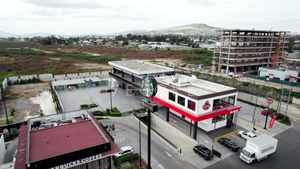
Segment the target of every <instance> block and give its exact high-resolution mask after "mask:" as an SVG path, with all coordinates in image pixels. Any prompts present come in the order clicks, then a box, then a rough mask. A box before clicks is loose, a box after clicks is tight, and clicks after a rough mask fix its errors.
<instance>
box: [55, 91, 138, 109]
mask: <svg viewBox="0 0 300 169" xmlns="http://www.w3.org/2000/svg"><path fill="white" fill-rule="evenodd" d="M102 89H106V90H107V89H109V86H95V87H90V88H78V89H75V90H71V91H70V90H63V91H58V92H57V93H58V95H59V98H60V101H61V103H62V106H63V107H64V111H65V112H68V111H75V110H79V109H80V105H81V104H92V103H96V104H97V105H98V107H97V108H93V110H95V109H98V110H101V111H105V110H106V109H107V108H109V109H110V107H111V101H110V99H111V100H112V107H117V108H118V109H119V110H120V111H121V112H127V111H132V110H133V109H140V108H142V106H141V105H140V97H139V96H132V95H129V94H127V93H126V92H125V90H123V89H121V88H114V92H111V93H109V92H106V93H100V90H102ZM110 96H111V97H110Z"/></svg>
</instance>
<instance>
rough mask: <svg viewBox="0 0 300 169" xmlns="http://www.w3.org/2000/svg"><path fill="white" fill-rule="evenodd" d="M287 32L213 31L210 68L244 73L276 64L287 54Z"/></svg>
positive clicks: (288, 33)
mask: <svg viewBox="0 0 300 169" xmlns="http://www.w3.org/2000/svg"><path fill="white" fill-rule="evenodd" d="M289 35H290V32H287V31H262V30H239V29H234V30H232V29H226V30H225V29H223V30H217V31H216V36H215V50H214V57H213V61H212V64H213V66H212V70H213V71H218V72H223V73H224V72H225V73H228V72H229V71H230V72H247V71H257V70H258V68H259V67H275V66H279V65H280V63H282V62H283V58H284V57H286V56H287V53H286V52H285V49H286V48H287V47H288V43H289V41H288V38H289Z"/></svg>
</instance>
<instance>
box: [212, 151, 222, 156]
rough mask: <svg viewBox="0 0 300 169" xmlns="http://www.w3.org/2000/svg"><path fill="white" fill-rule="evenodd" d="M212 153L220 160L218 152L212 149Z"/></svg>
mask: <svg viewBox="0 0 300 169" xmlns="http://www.w3.org/2000/svg"><path fill="white" fill-rule="evenodd" d="M212 152H213V154H214V155H215V156H217V157H219V158H221V153H220V152H218V151H217V150H215V149H213V150H212Z"/></svg>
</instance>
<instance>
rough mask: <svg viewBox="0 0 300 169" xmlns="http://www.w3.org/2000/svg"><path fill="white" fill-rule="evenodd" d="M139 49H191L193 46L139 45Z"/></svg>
mask: <svg viewBox="0 0 300 169" xmlns="http://www.w3.org/2000/svg"><path fill="white" fill-rule="evenodd" d="M139 48H140V49H141V50H192V49H193V48H191V47H187V46H177V45H147V44H141V45H139Z"/></svg>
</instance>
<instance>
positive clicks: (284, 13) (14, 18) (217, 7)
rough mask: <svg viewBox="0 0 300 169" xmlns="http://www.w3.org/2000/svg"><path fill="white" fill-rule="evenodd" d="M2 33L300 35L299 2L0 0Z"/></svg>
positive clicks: (286, 0)
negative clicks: (192, 28)
mask: <svg viewBox="0 0 300 169" xmlns="http://www.w3.org/2000/svg"><path fill="white" fill-rule="evenodd" d="M0 4H1V5H0V30H1V31H5V32H9V33H15V34H24V33H35V32H46V33H53V34H68V35H70V34H91V33H97V34H109V33H116V32H123V31H130V30H149V31H150V30H157V29H163V28H170V27H175V26H183V25H188V24H192V23H205V24H207V25H209V26H214V27H220V28H227V29H231V28H233V29H234V28H238V29H253V28H255V29H256V30H259V29H262V30H270V29H271V28H272V27H273V28H272V30H284V31H292V32H298V33H300V15H299V7H300V1H299V0H284V1H283V0H247V1H246V0H151V1H145V0H143V1H142V0H105V1H104V0H1V3H0Z"/></svg>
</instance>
